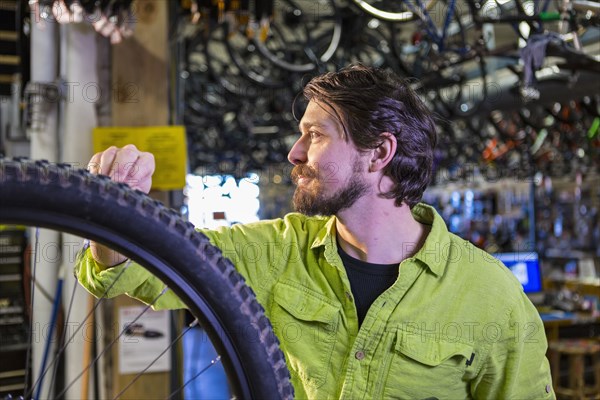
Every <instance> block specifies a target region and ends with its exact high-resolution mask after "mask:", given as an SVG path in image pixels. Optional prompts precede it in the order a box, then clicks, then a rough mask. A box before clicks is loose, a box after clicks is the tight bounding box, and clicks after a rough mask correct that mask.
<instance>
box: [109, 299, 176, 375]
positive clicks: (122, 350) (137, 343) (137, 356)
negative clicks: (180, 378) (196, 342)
mask: <svg viewBox="0 0 600 400" xmlns="http://www.w3.org/2000/svg"><path fill="white" fill-rule="evenodd" d="M144 308H145V307H144V306H131V307H121V308H120V309H119V326H120V327H121V329H125V333H124V334H123V336H121V338H120V339H119V373H120V374H132V373H137V372H142V371H143V370H144V369H145V368H146V367H148V365H149V364H150V363H152V365H151V366H150V367H149V368H148V369H147V370H146V372H162V371H169V370H170V369H171V348H170V347H171V346H170V345H171V334H170V329H169V311H168V310H162V311H153V310H147V311H146V312H145V313H144V314H142V316H140V317H139V318H138V319H137V320H136V318H137V317H138V316H139V315H140V313H141V312H142V311H143V310H144ZM165 349H167V350H166V351H165ZM163 351H164V354H163V355H162V356H160V358H158V359H157V360H156V361H154V360H155V359H156V358H157V357H159V355H160V354H161V353H162V352H163Z"/></svg>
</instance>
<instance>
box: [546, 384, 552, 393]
mask: <svg viewBox="0 0 600 400" xmlns="http://www.w3.org/2000/svg"><path fill="white" fill-rule="evenodd" d="M551 391H552V386H550V385H546V393H550V392H551Z"/></svg>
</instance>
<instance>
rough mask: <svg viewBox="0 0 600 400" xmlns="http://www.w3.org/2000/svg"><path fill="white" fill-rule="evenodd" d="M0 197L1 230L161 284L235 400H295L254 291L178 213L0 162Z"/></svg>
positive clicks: (77, 176) (115, 189)
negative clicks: (99, 254)
mask: <svg viewBox="0 0 600 400" xmlns="http://www.w3.org/2000/svg"><path fill="white" fill-rule="evenodd" d="M0 194H1V196H0V223H8V224H24V225H32V226H39V227H43V228H49V229H55V230H60V231H63V232H68V233H72V234H75V235H78V236H82V237H86V238H88V239H90V240H95V241H98V242H101V243H104V244H106V245H110V246H111V247H112V248H114V249H115V250H118V251H119V252H121V253H122V254H124V255H126V256H128V257H130V258H131V259H133V260H134V261H136V262H139V263H140V264H141V265H143V266H144V267H146V268H147V269H148V270H149V271H150V272H151V273H153V274H154V275H156V276H157V277H159V278H160V279H161V280H162V281H163V282H164V283H165V284H166V285H167V286H168V287H169V288H170V289H171V290H173V291H174V292H175V293H176V294H177V295H178V296H179V297H180V299H182V300H183V301H184V302H185V303H186V305H187V306H188V307H189V310H190V311H191V312H192V313H193V314H194V316H195V317H196V318H198V319H199V321H200V323H201V325H202V326H203V328H204V329H205V330H206V331H207V334H208V336H209V338H210V339H211V340H212V342H213V344H214V345H215V348H216V349H217V351H218V353H219V354H220V355H221V356H222V362H223V364H224V367H225V370H226V371H227V375H228V378H229V380H230V384H231V386H232V390H233V392H234V394H235V395H236V396H237V397H238V398H243V399H247V398H274V397H276V398H281V399H291V398H293V388H292V385H291V383H290V374H289V371H288V369H287V368H286V364H285V357H284V355H283V353H282V352H281V350H280V349H279V342H278V340H277V337H276V336H275V334H274V333H273V330H272V327H271V324H270V322H269V320H268V319H267V317H266V316H265V314H264V310H263V308H262V306H261V305H260V304H259V303H258V302H257V300H256V298H255V296H254V293H253V291H252V289H251V288H250V287H248V286H247V285H246V284H245V283H244V279H243V277H242V276H241V275H240V274H239V273H238V272H237V271H236V270H235V267H234V266H233V264H232V263H231V262H230V261H229V260H228V259H226V258H225V257H223V255H222V254H221V251H220V250H219V249H217V248H216V247H214V246H212V245H211V244H210V243H209V241H208V238H207V237H206V236H205V235H203V234H202V233H200V232H198V231H197V230H195V228H194V226H193V225H192V224H191V223H189V222H186V221H184V220H183V219H182V218H181V217H180V216H179V214H178V213H176V212H175V211H173V210H171V209H169V208H167V207H166V206H164V205H163V204H161V203H160V202H158V201H156V200H154V199H152V198H150V197H149V196H147V195H145V194H144V193H142V192H140V191H136V190H132V189H131V188H129V186H127V185H125V184H121V183H115V182H113V181H111V180H110V179H109V178H108V177H106V176H101V175H92V174H90V173H88V172H87V171H85V170H81V169H75V168H73V167H71V166H70V165H68V164H53V163H49V162H47V161H33V160H28V159H7V158H0ZM102 211H104V212H102ZM173 249H178V251H177V252H174V251H173ZM240 328H243V332H242V333H240ZM248 335H251V337H252V338H253V339H254V338H256V341H254V340H248V339H249V337H248Z"/></svg>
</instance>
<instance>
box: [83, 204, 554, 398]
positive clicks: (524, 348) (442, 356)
mask: <svg viewBox="0 0 600 400" xmlns="http://www.w3.org/2000/svg"><path fill="white" fill-rule="evenodd" d="M412 212H413V215H414V217H415V218H416V219H417V220H418V221H419V222H421V223H423V224H426V225H430V226H431V231H430V233H429V235H428V237H427V239H426V241H425V243H424V245H423V247H422V248H421V249H419V250H418V251H417V252H416V254H415V255H414V256H413V257H410V258H408V259H406V260H404V261H402V263H400V265H399V276H398V279H397V280H396V282H395V283H394V284H393V285H392V286H391V287H390V288H389V289H388V290H386V291H385V292H384V293H383V294H381V295H380V296H379V297H378V298H377V299H376V300H375V302H374V303H373V304H372V306H371V307H370V309H369V311H368V313H367V315H366V317H365V320H364V322H363V324H362V325H361V326H360V327H359V325H358V318H357V313H356V307H355V304H354V300H353V297H352V290H351V288H350V283H349V281H348V277H347V275H346V271H345V269H344V266H343V264H342V261H341V259H340V257H339V255H338V251H337V243H336V229H335V227H336V223H335V217H307V216H304V215H301V214H288V215H287V216H285V217H284V218H283V219H278V220H272V221H261V222H258V223H253V224H247V225H234V226H233V227H231V228H221V229H218V230H216V231H203V232H204V233H205V234H206V235H207V236H208V237H209V238H210V240H211V242H212V243H213V244H215V245H216V246H218V247H219V248H220V249H221V250H222V252H223V254H224V255H225V256H227V257H228V258H230V259H231V260H232V261H233V263H234V264H235V265H236V268H237V269H238V270H239V272H240V273H241V274H242V275H243V276H244V277H245V278H246V281H247V283H248V284H249V285H250V286H251V287H252V288H253V290H254V292H255V293H256V296H257V298H258V301H259V302H260V303H261V304H262V305H263V306H264V308H265V310H266V314H267V316H268V317H269V319H270V320H271V322H272V324H273V327H274V330H275V333H276V334H277V336H278V337H279V339H280V342H281V348H282V350H283V352H284V353H285V355H286V360H287V365H288V368H289V369H290V371H291V375H292V383H293V385H294V388H295V391H296V397H297V398H311V399H334V398H335V399H337V398H344V399H376V398H386V399H389V398H402V399H426V398H438V399H464V398H478V399H549V398H554V394H553V391H552V387H551V377H550V369H549V364H548V361H547V359H546V357H545V353H546V347H547V343H546V338H545V334H544V327H543V324H542V321H541V319H540V317H539V315H538V313H537V311H536V309H535V307H534V306H533V305H532V304H531V302H530V301H529V299H528V298H527V297H526V295H525V294H524V293H523V290H522V288H521V285H520V283H519V282H518V281H517V280H516V278H515V277H514V276H513V274H512V272H511V271H510V270H509V269H508V268H506V267H505V266H504V265H502V264H501V263H500V262H498V261H497V260H496V259H494V258H493V257H492V256H490V255H489V254H487V253H485V252H483V251H481V250H480V249H478V248H476V247H474V246H473V245H472V244H470V243H469V242H468V241H466V240H463V239H461V238H459V237H457V236H455V235H453V234H452V233H449V232H448V230H447V228H446V225H445V223H444V221H443V220H442V218H441V217H440V216H439V215H438V214H437V212H436V211H435V210H434V209H433V208H432V207H430V206H427V205H424V204H419V205H417V206H415V207H414V208H413V211H412ZM412 245H413V244H408V243H402V242H401V238H399V242H398V246H412ZM121 268H122V267H115V268H111V269H106V268H105V267H103V266H101V265H98V264H97V263H95V262H94V260H93V259H92V257H91V256H90V255H89V254H86V256H85V257H83V258H82V260H81V261H80V262H79V264H78V265H77V273H78V277H79V280H80V282H82V284H83V285H84V286H85V287H86V288H87V289H88V290H89V291H90V292H92V293H93V294H96V295H101V294H103V293H104V289H105V288H107V287H108V286H109V284H110V282H111V281H112V279H113V277H114V276H116V275H117V274H119V273H120V272H121V271H120V269H121ZM122 278H123V279H121V280H120V281H119V282H118V283H117V284H115V285H114V286H113V287H112V288H111V290H110V293H109V295H110V296H112V295H117V294H121V293H124V292H126V293H128V294H129V295H131V296H133V297H136V298H138V299H140V300H142V301H145V302H149V301H150V300H151V299H154V298H155V297H156V295H157V293H158V292H159V291H160V290H162V289H163V287H164V286H163V284H162V283H161V282H160V281H159V280H158V279H157V278H156V277H153V276H150V274H149V273H148V272H147V271H146V270H144V269H143V268H142V267H139V266H135V267H129V268H128V269H127V271H126V273H124V274H123V277H122ZM181 305H182V304H181V302H180V301H179V299H177V298H176V297H175V295H174V294H172V292H167V295H165V296H163V297H161V298H160V300H159V301H158V303H157V304H155V307H157V308H178V307H180V306H181Z"/></svg>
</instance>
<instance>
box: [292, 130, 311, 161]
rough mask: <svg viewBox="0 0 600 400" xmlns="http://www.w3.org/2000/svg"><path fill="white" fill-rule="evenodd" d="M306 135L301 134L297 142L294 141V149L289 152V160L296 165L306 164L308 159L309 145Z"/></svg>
mask: <svg viewBox="0 0 600 400" xmlns="http://www.w3.org/2000/svg"><path fill="white" fill-rule="evenodd" d="M305 136H306V135H302V136H300V138H299V139H298V140H296V143H294V145H293V146H292V149H291V150H290V152H289V153H288V160H289V161H290V162H291V163H292V164H294V165H298V164H304V163H306V161H307V156H306V154H307V149H306V147H307V146H306V143H305V140H304V139H305Z"/></svg>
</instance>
